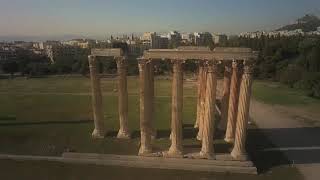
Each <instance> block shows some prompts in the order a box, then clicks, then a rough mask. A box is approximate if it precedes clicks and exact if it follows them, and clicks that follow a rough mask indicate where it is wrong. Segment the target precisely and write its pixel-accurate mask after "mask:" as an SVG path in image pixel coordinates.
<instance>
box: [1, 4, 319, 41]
mask: <svg viewBox="0 0 320 180" xmlns="http://www.w3.org/2000/svg"><path fill="white" fill-rule="evenodd" d="M0 2H1V7H0V26H1V27H2V28H1V29H0V40H8V39H10V38H11V39H12V38H17V39H16V40H18V39H19V38H20V39H21V40H26V39H30V40H32V39H34V40H36V39H43V38H47V39H50V38H51V39H63V37H65V38H66V39H68V38H71V37H75V38H76V37H88V38H97V39H99V38H105V37H106V36H108V35H110V34H126V33H136V34H138V33H142V32H145V31H156V32H167V31H170V30H178V31H182V32H196V31H198V32H201V31H202V32H204V31H208V32H217V33H226V34H238V33H241V32H246V31H257V30H273V29H275V28H279V27H280V26H282V25H285V24H290V23H293V22H294V21H295V20H296V19H297V18H299V17H301V16H303V15H304V14H306V13H313V14H315V15H318V16H319V14H320V9H319V8H315V7H320V2H319V1H316V0H307V1H298V0H293V1H289V0H285V1H281V2H278V1H275V0H271V1H260V0H259V1H254V0H245V1H241V2H238V1H228V2H223V1H220V0H219V1H214V2H213V1H209V0H200V1H192V0H186V1H180V0H177V1H174V2H171V1H169V0H164V1H151V2H150V1H146V0H138V1H132V2H131V1H128V0H122V1H114V0H110V1H107V2H105V1H100V0H93V1H90V2H89V1H85V0H80V1H75V0H69V1H67V2H64V1H62V0H58V1H55V2H52V1H47V0H42V1H38V0H27V1H21V0H10V1H9V0H1V1H0ZM6 38H7V39H6Z"/></svg>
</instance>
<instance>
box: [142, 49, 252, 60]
mask: <svg viewBox="0 0 320 180" xmlns="http://www.w3.org/2000/svg"><path fill="white" fill-rule="evenodd" d="M257 57H258V52H256V51H252V50H251V49H250V48H229V47H228V48H221V47H219V48H215V49H214V50H213V51H211V50H210V49H207V48H199V49H195V48H190V49H188V48H178V49H150V50H147V51H145V52H144V54H143V57H142V58H144V59H180V60H187V59H193V60H221V61H225V60H244V61H246V60H252V59H256V58H257Z"/></svg>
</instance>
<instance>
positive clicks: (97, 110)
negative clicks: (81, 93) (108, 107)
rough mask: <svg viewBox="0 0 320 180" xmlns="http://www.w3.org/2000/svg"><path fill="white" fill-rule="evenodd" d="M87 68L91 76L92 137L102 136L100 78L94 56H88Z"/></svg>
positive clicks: (103, 134) (103, 132) (103, 133)
mask: <svg viewBox="0 0 320 180" xmlns="http://www.w3.org/2000/svg"><path fill="white" fill-rule="evenodd" d="M88 59H89V68H90V77H91V93H92V96H91V97H92V109H93V120H94V130H93V132H92V137H93V138H104V136H105V129H104V121H103V110H102V95H101V86H100V78H99V76H98V75H97V68H96V58H95V57H94V56H89V57H88Z"/></svg>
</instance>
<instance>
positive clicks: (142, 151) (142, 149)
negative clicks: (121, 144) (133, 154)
mask: <svg viewBox="0 0 320 180" xmlns="http://www.w3.org/2000/svg"><path fill="white" fill-rule="evenodd" d="M138 155H139V156H152V148H145V147H141V146H140V149H139V153H138Z"/></svg>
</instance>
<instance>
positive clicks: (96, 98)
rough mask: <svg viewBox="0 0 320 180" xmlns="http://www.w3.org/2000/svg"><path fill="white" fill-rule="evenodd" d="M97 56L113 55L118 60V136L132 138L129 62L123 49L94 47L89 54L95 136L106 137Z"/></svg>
mask: <svg viewBox="0 0 320 180" xmlns="http://www.w3.org/2000/svg"><path fill="white" fill-rule="evenodd" d="M96 57H112V58H114V59H115V60H116V63H117V68H118V92H119V94H118V101H119V102H118V104H119V107H118V109H119V124H120V128H119V131H118V135H117V137H118V138H124V139H128V138H130V133H129V128H128V90H127V62H126V57H125V56H123V52H122V50H121V49H92V51H91V55H90V56H89V64H90V75H91V82H92V83H91V84H92V102H93V103H92V106H93V112H94V113H93V114H94V122H95V129H94V132H93V133H92V135H93V137H96V138H103V137H104V133H105V130H104V128H105V127H104V119H103V111H102V95H101V87H100V80H99V76H98V72H96V64H97V62H96V61H97V60H96Z"/></svg>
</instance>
